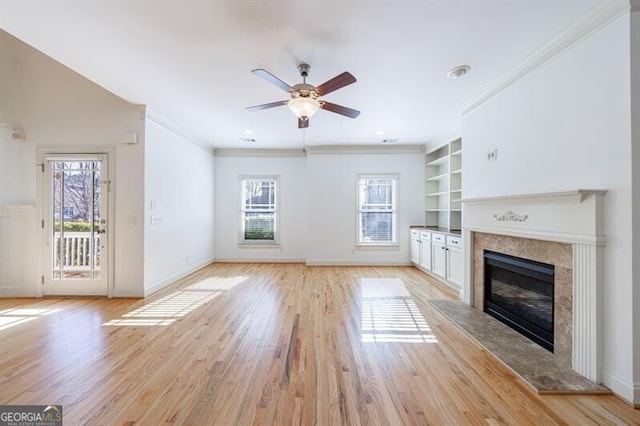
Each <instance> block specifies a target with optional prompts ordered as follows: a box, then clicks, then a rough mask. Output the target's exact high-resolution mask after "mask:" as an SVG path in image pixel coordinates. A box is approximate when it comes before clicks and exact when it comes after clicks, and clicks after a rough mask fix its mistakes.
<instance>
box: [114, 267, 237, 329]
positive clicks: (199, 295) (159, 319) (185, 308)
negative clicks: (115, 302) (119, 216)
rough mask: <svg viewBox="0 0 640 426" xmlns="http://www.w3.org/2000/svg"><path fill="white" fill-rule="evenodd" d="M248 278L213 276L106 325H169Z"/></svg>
mask: <svg viewBox="0 0 640 426" xmlns="http://www.w3.org/2000/svg"><path fill="white" fill-rule="evenodd" d="M245 279H247V277H209V278H205V279H203V280H202V281H199V282H197V283H195V284H192V285H190V286H188V287H185V288H183V289H180V290H177V291H175V292H173V293H171V294H168V295H167V296H164V297H162V298H160V299H158V300H154V301H153V302H151V303H149V304H146V305H144V306H141V307H139V308H137V309H135V310H133V311H131V312H128V313H126V314H124V315H122V317H121V318H118V319H113V320H111V321H107V322H105V323H104V324H103V325H104V326H130V327H131V326H142V327H147V326H166V325H170V324H172V323H173V322H175V321H177V320H178V319H180V318H182V317H184V316H185V315H187V314H189V313H191V312H193V311H194V310H196V309H198V308H199V307H201V306H203V305H205V304H207V303H209V302H210V301H212V300H213V299H215V298H216V297H218V296H219V295H221V294H222V293H224V292H225V291H227V290H230V289H232V288H233V287H235V286H236V285H238V284H240V283H241V282H242V281H244V280H245Z"/></svg>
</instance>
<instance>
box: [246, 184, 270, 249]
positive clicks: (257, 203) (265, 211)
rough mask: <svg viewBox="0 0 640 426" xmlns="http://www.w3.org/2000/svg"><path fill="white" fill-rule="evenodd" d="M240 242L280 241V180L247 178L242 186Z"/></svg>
mask: <svg viewBox="0 0 640 426" xmlns="http://www.w3.org/2000/svg"><path fill="white" fill-rule="evenodd" d="M240 188H241V189H240V191H241V194H240V199H241V206H240V216H241V217H240V241H241V242H248V243H251V242H264V243H276V242H277V241H278V220H277V219H278V216H277V215H278V179H277V178H275V177H247V178H243V179H242V181H241V184H240Z"/></svg>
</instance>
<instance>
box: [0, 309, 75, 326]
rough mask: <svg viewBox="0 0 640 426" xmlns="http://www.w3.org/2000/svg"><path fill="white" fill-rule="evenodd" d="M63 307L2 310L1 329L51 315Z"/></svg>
mask: <svg viewBox="0 0 640 426" xmlns="http://www.w3.org/2000/svg"><path fill="white" fill-rule="evenodd" d="M61 310H62V309H36V308H16V309H5V310H2V311H0V331H2V330H6V329H7V328H11V327H13V326H16V325H19V324H24V323H25V322H28V321H31V320H34V319H36V318H39V317H41V316H44V315H49V314H52V313H54V312H58V311H61Z"/></svg>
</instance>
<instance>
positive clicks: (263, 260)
mask: <svg viewBox="0 0 640 426" xmlns="http://www.w3.org/2000/svg"><path fill="white" fill-rule="evenodd" d="M304 262H305V260H304V259H301V258H297V257H296V258H293V257H292V258H269V257H263V258H257V259H246V258H237V257H216V263H304Z"/></svg>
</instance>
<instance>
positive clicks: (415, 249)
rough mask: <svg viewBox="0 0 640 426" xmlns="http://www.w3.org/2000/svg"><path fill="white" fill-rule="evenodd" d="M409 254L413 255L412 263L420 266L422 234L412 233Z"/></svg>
mask: <svg viewBox="0 0 640 426" xmlns="http://www.w3.org/2000/svg"><path fill="white" fill-rule="evenodd" d="M409 254H410V255H411V263H414V264H416V265H418V264H420V233H419V232H418V231H413V230H412V231H411V243H410V245H409Z"/></svg>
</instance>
